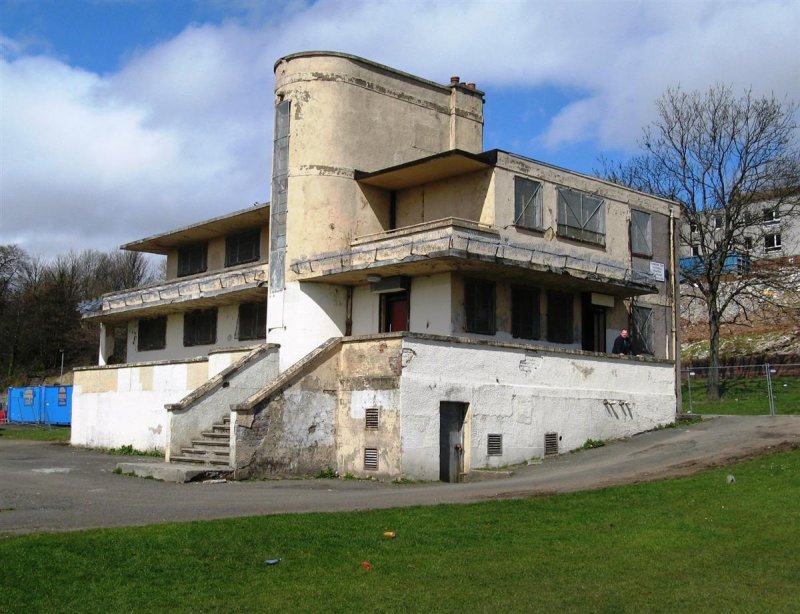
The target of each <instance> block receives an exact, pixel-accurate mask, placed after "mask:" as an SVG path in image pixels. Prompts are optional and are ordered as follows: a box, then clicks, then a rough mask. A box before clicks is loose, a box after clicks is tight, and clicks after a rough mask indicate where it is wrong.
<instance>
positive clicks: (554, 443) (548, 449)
mask: <svg viewBox="0 0 800 614" xmlns="http://www.w3.org/2000/svg"><path fill="white" fill-rule="evenodd" d="M559 439H560V437H559V436H558V433H545V434H544V455H545V456H551V455H553V454H558V440H559Z"/></svg>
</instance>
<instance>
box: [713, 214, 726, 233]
mask: <svg viewBox="0 0 800 614" xmlns="http://www.w3.org/2000/svg"><path fill="white" fill-rule="evenodd" d="M724 222H725V219H724V218H723V217H722V216H721V215H715V216H713V217H712V218H711V224H712V228H714V229H715V230H716V229H717V228H722V226H723V224H724Z"/></svg>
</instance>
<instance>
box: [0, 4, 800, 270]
mask: <svg viewBox="0 0 800 614" xmlns="http://www.w3.org/2000/svg"><path fill="white" fill-rule="evenodd" d="M798 31H800V2H796V1H794V0H773V1H769V0H764V1H762V2H752V1H750V2H745V1H735V0H729V1H726V2H715V1H706V0H697V1H690V0H673V1H669V2H668V1H656V0H652V1H647V0H640V1H638V2H635V1H631V0H606V1H602V0H598V1H595V2H589V1H585V0H584V1H577V0H575V1H570V0H437V1H433V0H369V1H367V0H318V1H316V2H311V1H305V0H285V1H275V0H273V1H269V0H267V1H262V0H0V139H1V140H0V156H1V157H0V243H18V244H20V245H21V246H22V247H24V248H25V249H26V250H28V251H29V252H30V253H32V254H35V255H40V256H43V257H52V256H54V255H56V254H58V253H63V252H66V251H68V250H70V249H72V250H81V249H84V248H95V249H101V250H109V249H114V248H115V247H117V246H118V245H120V244H122V243H125V242H128V241H131V240H134V239H137V238H141V237H144V236H148V235H150V234H154V233H157V232H161V231H164V230H168V229H170V228H174V227H178V226H181V225H184V224H187V223H191V222H193V221H198V220H201V219H204V218H207V217H213V216H216V215H221V214H224V213H226V212H229V211H233V210H236V209H241V208H243V207H246V206H248V205H250V204H251V203H253V202H255V201H265V200H268V199H269V170H270V164H271V160H270V155H271V147H270V143H271V130H272V116H271V115H272V66H273V63H274V62H275V60H276V59H278V58H279V57H281V56H282V55H286V54H289V53H293V52H297V51H303V50H308V49H326V50H335V51H342V52H347V53H353V54H356V55H360V56H363V57H366V58H369V59H372V60H375V61H378V62H381V63H384V64H387V65H389V66H393V67H395V68H398V69H401V70H404V71H407V72H410V73H413V74H416V75H419V76H421V77H424V78H426V79H430V80H433V81H438V82H441V83H447V82H448V81H449V78H450V76H451V75H454V74H457V75H459V76H460V77H461V78H462V80H464V81H469V82H475V83H477V86H478V88H479V89H482V90H484V91H485V92H486V107H485V118H486V124H485V130H484V146H485V149H492V148H500V149H505V150H508V151H512V152H515V153H519V154H522V155H525V156H529V157H532V158H535V159H539V160H543V161H546V162H549V163H552V164H556V165H559V166H563V167H567V168H571V169H574V170H577V171H581V172H591V171H592V170H593V169H594V168H597V167H598V166H599V163H598V158H599V156H601V155H605V156H607V157H610V158H616V159H620V158H624V157H625V156H627V155H630V154H631V153H633V152H635V150H636V139H637V138H638V136H639V134H640V132H641V128H642V126H643V125H645V124H647V123H648V122H649V121H652V119H653V114H654V104H653V103H654V100H655V99H656V98H657V97H658V96H659V95H660V94H661V93H662V92H663V91H664V90H665V89H666V88H667V87H669V86H673V85H678V84H680V85H681V86H682V87H684V88H685V89H705V88H707V87H709V86H711V85H712V84H714V83H716V82H722V83H727V84H731V85H732V86H733V87H734V89H735V90H743V89H744V88H748V87H752V88H753V90H754V91H755V92H756V93H769V92H774V93H775V94H776V95H778V96H779V97H784V96H786V97H788V98H790V99H794V100H800V44H799V43H798V38H800V37H798V36H797V32H798Z"/></svg>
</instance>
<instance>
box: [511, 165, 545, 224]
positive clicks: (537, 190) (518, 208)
mask: <svg viewBox="0 0 800 614" xmlns="http://www.w3.org/2000/svg"><path fill="white" fill-rule="evenodd" d="M514 224H515V225H516V226H523V227H525V228H536V229H537V230H541V228H542V184H541V183H539V182H538V181H532V180H530V179H525V177H514Z"/></svg>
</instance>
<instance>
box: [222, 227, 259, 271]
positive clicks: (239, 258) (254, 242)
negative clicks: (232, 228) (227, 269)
mask: <svg viewBox="0 0 800 614" xmlns="http://www.w3.org/2000/svg"><path fill="white" fill-rule="evenodd" d="M260 244H261V229H260V228H255V229H253V230H247V231H245V232H240V233H239V234H235V235H231V236H229V237H227V238H226V239H225V266H234V265H236V264H244V263H245V262H254V261H256V260H258V259H259V256H260V254H259V247H260Z"/></svg>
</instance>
